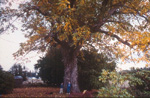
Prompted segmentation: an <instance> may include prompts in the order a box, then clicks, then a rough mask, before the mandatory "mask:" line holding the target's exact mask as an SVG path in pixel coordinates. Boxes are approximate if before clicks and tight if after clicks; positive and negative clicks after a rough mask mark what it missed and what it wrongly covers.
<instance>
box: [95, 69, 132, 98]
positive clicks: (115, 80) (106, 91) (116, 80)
mask: <svg viewBox="0 0 150 98" xmlns="http://www.w3.org/2000/svg"><path fill="white" fill-rule="evenodd" d="M99 80H100V81H102V82H103V83H106V84H107V85H106V87H102V88H101V89H100V90H99V93H98V97H134V96H132V95H131V94H130V93H129V92H128V91H127V90H126V89H123V88H121V87H119V85H122V84H123V83H124V81H125V80H127V77H126V76H122V75H120V74H119V73H117V72H116V71H112V72H109V71H107V70H102V73H101V76H100V77H99Z"/></svg>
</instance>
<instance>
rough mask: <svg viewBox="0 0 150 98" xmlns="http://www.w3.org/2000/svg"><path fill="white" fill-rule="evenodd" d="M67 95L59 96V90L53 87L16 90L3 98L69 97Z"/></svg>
mask: <svg viewBox="0 0 150 98" xmlns="http://www.w3.org/2000/svg"><path fill="white" fill-rule="evenodd" d="M67 96H69V95H67V94H59V88H52V87H28V88H15V89H14V90H13V92H12V93H11V94H6V95H2V96H1V97H67Z"/></svg>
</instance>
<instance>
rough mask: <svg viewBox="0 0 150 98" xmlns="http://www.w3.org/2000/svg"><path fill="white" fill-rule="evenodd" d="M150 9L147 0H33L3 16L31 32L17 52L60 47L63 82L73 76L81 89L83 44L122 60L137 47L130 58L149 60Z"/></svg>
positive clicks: (74, 81) (128, 56) (28, 32)
mask: <svg viewBox="0 0 150 98" xmlns="http://www.w3.org/2000/svg"><path fill="white" fill-rule="evenodd" d="M149 9H150V1H149V0H29V1H28V2H25V3H22V4H20V7H19V8H18V9H11V8H9V7H7V8H6V9H3V10H2V14H3V15H4V16H5V15H6V16H9V18H8V17H4V18H2V19H1V21H2V22H3V21H6V22H7V21H9V20H10V19H14V18H16V19H21V20H22V23H23V24H22V27H23V30H25V31H26V32H27V33H26V34H25V37H27V38H28V41H27V42H25V43H22V44H21V49H20V50H18V52H16V53H15V54H14V56H19V55H23V54H25V53H28V52H30V51H33V50H40V51H47V50H48V49H49V48H50V47H51V46H56V47H58V48H61V51H62V55H63V62H64V65H65V66H66V67H65V76H66V78H65V80H64V82H65V83H64V84H65V87H66V83H67V82H68V81H71V83H74V84H73V85H72V86H73V87H72V88H73V91H79V89H78V87H76V84H77V80H76V78H77V77H76V76H77V55H78V52H79V51H80V49H81V48H83V46H84V45H87V44H92V46H94V47H98V48H99V49H100V50H101V52H105V53H107V54H108V55H109V56H113V57H116V58H120V57H122V59H123V60H124V59H125V60H126V59H128V58H129V59H132V57H130V56H131V55H132V54H133V51H136V53H141V52H143V54H141V55H140V56H139V58H138V59H137V58H136V59H134V58H133V59H132V60H134V61H141V60H145V61H147V62H149V57H150V55H149V54H150V53H149V49H150V46H149V45H150V32H149V31H150V10H149ZM12 23H13V22H12ZM9 26H12V27H14V25H12V24H10V25H9ZM93 43H94V44H93ZM68 73H70V74H68ZM67 77H68V78H67ZM73 77H74V78H73ZM74 88H76V89H74Z"/></svg>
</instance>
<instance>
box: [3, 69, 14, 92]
mask: <svg viewBox="0 0 150 98" xmlns="http://www.w3.org/2000/svg"><path fill="white" fill-rule="evenodd" d="M13 87H14V77H13V75H12V74H10V73H9V72H5V71H2V70H0V94H7V93H10V92H11V91H12V90H13Z"/></svg>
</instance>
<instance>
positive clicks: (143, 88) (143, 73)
mask: <svg viewBox="0 0 150 98" xmlns="http://www.w3.org/2000/svg"><path fill="white" fill-rule="evenodd" d="M130 75H131V76H132V77H133V78H131V79H130V87H131V89H132V92H133V93H134V94H135V96H138V97H150V92H149V91H150V69H149V68H144V69H136V70H132V71H131V72H130Z"/></svg>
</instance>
